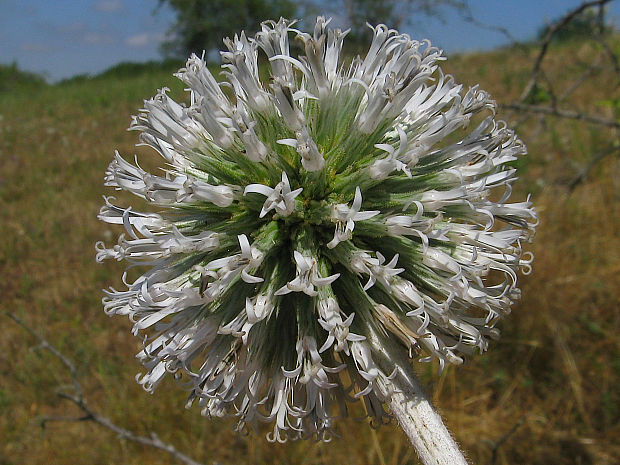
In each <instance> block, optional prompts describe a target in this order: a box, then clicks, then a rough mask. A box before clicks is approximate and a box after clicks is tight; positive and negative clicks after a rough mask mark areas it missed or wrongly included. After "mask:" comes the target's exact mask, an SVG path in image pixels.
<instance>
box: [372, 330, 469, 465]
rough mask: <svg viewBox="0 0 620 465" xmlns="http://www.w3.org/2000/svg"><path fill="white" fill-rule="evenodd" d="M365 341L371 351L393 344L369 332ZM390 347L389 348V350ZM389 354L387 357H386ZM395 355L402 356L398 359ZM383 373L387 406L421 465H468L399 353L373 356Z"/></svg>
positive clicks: (381, 353)
mask: <svg viewBox="0 0 620 465" xmlns="http://www.w3.org/2000/svg"><path fill="white" fill-rule="evenodd" d="M369 332H370V337H369V338H368V340H367V341H368V342H369V343H370V344H371V346H374V348H378V347H381V345H379V344H382V345H383V346H385V345H392V346H393V345H394V342H393V341H389V340H381V341H379V338H378V336H377V333H376V332H374V331H373V330H372V329H371V330H370V331H369ZM390 348H392V347H390ZM388 353H389V354H390V356H389V357H388V356H387V354H388ZM396 354H401V356H398V355H396ZM374 356H376V357H377V360H376V361H377V362H378V365H379V366H380V367H381V368H382V370H383V371H384V373H392V375H391V376H389V377H388V378H383V379H382V383H383V385H384V387H385V390H386V392H388V393H390V392H391V396H390V400H389V401H388V405H389V407H390V410H391V411H392V414H393V415H394V417H395V418H396V419H397V420H398V424H399V425H400V427H401V428H402V429H403V431H404V432H405V434H406V435H407V437H408V438H409V440H410V441H411V444H412V445H413V447H414V448H415V450H416V452H417V454H418V457H419V458H420V461H421V462H422V463H423V464H424V465H468V463H467V460H466V459H465V456H464V455H463V453H462V452H461V451H460V449H459V446H458V444H457V443H456V441H455V440H454V439H453V438H452V435H451V434H450V431H448V428H446V425H444V423H443V420H442V418H441V415H439V413H438V412H437V410H435V408H434V407H433V405H432V404H431V401H430V399H429V398H428V395H427V394H426V392H424V388H423V387H422V384H421V383H420V381H419V380H418V378H417V376H416V374H415V372H414V370H413V367H412V366H411V362H410V360H409V359H408V358H407V357H406V356H405V355H404V354H403V351H402V349H401V350H389V351H383V350H380V351H378V352H375V353H374Z"/></svg>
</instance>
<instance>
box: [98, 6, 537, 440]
mask: <svg viewBox="0 0 620 465" xmlns="http://www.w3.org/2000/svg"><path fill="white" fill-rule="evenodd" d="M328 23H329V21H326V20H325V19H324V18H321V17H319V18H318V19H317V21H316V25H315V27H314V31H313V32H312V33H310V34H308V33H304V32H300V31H298V30H296V29H294V27H293V26H294V23H293V22H291V21H287V20H284V19H281V20H280V21H278V22H273V21H267V22H265V23H263V24H262V30H261V31H260V32H258V33H257V34H256V35H255V36H254V37H253V38H248V37H246V35H245V34H244V33H241V34H240V35H239V36H235V37H234V38H233V39H226V40H225V44H226V47H227V50H225V51H223V52H221V54H222V59H223V65H222V70H223V71H222V73H221V74H222V75H223V76H224V81H222V82H218V81H216V79H215V78H214V76H213V75H212V74H211V72H210V70H209V69H208V67H207V65H206V63H205V61H203V60H202V59H201V58H199V57H197V56H195V55H192V56H191V57H190V58H189V60H188V61H187V65H186V67H185V68H183V69H181V70H179V72H178V73H177V74H176V76H177V77H178V78H179V79H181V80H182V81H183V82H184V83H185V84H186V85H187V87H188V90H189V94H190V95H189V97H190V99H189V100H190V103H189V105H185V104H180V103H177V102H175V101H174V100H173V99H172V98H170V97H169V96H168V95H167V89H162V90H161V91H160V92H159V93H158V94H157V95H156V96H155V97H154V98H152V99H151V100H148V101H146V102H145V105H144V109H143V110H141V112H140V113H139V115H138V116H136V117H134V121H133V123H132V126H131V129H134V130H137V131H140V139H141V141H142V142H143V143H144V144H146V145H149V146H151V147H152V148H154V149H155V150H156V151H157V152H158V153H159V155H161V157H163V159H164V160H165V163H164V164H163V174H157V175H155V174H150V173H148V172H146V171H145V170H143V169H142V168H141V167H140V166H138V164H137V162H136V163H135V164H132V163H130V162H128V161H126V160H125V159H123V158H122V157H121V156H120V155H118V154H117V155H116V157H115V159H114V160H113V161H112V163H111V164H110V166H109V168H108V170H107V172H106V176H105V184H106V185H107V186H110V187H114V188H116V189H121V190H125V191H129V192H131V193H133V194H135V195H137V196H138V197H141V198H142V199H144V200H145V201H147V202H148V203H150V204H153V205H155V206H157V209H156V212H153V213H141V212H138V211H136V210H134V209H132V208H131V207H128V208H123V207H119V206H116V205H114V204H113V199H112V198H106V202H105V206H104V207H103V208H102V209H101V212H100V214H99V218H100V219H101V220H103V221H105V222H106V223H111V224H118V225H122V226H123V227H124V229H125V234H121V236H120V238H119V240H118V244H117V245H114V246H113V247H112V248H107V247H106V246H105V245H104V244H103V243H98V244H97V250H98V254H97V259H98V260H103V259H106V258H114V259H117V260H126V261H127V262H128V263H129V264H130V266H134V265H141V266H142V267H143V268H142V269H143V270H145V271H144V274H142V275H141V276H140V277H139V278H137V279H136V280H135V281H134V282H126V284H127V290H120V291H117V290H115V289H113V288H110V289H109V290H107V291H105V292H106V297H105V298H104V299H103V303H104V307H105V311H106V312H107V313H108V314H110V315H113V314H117V315H127V316H128V317H129V318H130V320H131V321H132V322H133V332H134V334H136V335H138V334H140V337H142V338H143V339H144V347H143V350H142V351H141V352H140V353H139V354H138V355H137V357H138V358H139V359H140V361H141V362H142V363H143V365H144V367H145V369H146V372H145V373H143V374H142V375H140V376H139V377H138V378H137V380H138V382H139V383H140V384H142V385H143V386H144V388H145V389H146V390H147V391H149V392H152V391H153V390H154V389H155V388H156V387H157V385H158V384H159V383H160V381H161V380H162V379H163V378H165V377H166V375H167V374H168V373H170V374H173V375H174V377H175V378H178V379H180V380H181V382H182V383H183V384H184V386H185V387H186V388H188V389H189V391H190V395H189V399H188V404H191V403H192V402H195V403H197V404H199V405H200V407H201V408H202V412H203V414H205V415H209V416H210V415H215V416H223V415H232V416H235V417H237V418H238V429H239V430H246V429H248V427H249V428H254V427H255V426H256V425H257V423H258V422H271V423H272V425H273V430H272V432H271V433H269V435H268V438H269V439H270V440H277V441H284V440H286V439H287V438H291V439H293V438H299V437H302V438H306V437H315V438H319V439H323V440H325V439H328V438H329V432H330V431H331V429H332V427H333V423H334V419H335V418H336V417H342V416H346V415H347V403H348V402H351V401H355V400H358V399H362V400H363V401H364V402H365V407H366V411H367V412H368V415H369V416H371V417H372V419H373V420H374V422H375V423H377V424H380V423H382V422H383V421H384V420H385V419H386V417H387V415H388V413H387V412H386V410H385V409H384V405H385V403H386V402H388V401H389V399H390V398H391V395H392V394H393V388H392V387H390V386H392V384H391V383H390V380H392V379H394V377H396V376H400V373H399V369H398V366H397V364H395V363H394V362H393V360H395V359H396V358H398V357H400V359H402V357H403V356H406V355H408V356H410V357H416V358H419V359H421V360H424V361H429V360H432V359H438V360H439V363H440V364H441V366H442V367H443V365H444V364H445V363H446V362H448V363H454V364H460V363H462V362H463V358H464V356H467V355H470V354H473V353H474V352H476V351H483V350H485V349H486V348H487V345H488V340H489V338H494V337H497V336H498V331H497V330H496V329H494V325H495V323H496V321H497V320H498V319H499V318H501V317H503V316H504V315H506V314H508V313H509V312H510V307H511V305H512V304H513V303H514V301H515V300H516V299H517V298H518V297H519V290H518V288H517V287H516V286H517V272H519V271H522V272H526V273H527V272H529V270H530V262H531V259H532V257H531V254H528V253H523V251H522V244H524V243H525V242H527V241H529V240H530V239H531V237H532V235H533V232H534V228H535V226H536V222H537V218H536V214H535V212H534V210H533V208H532V206H531V203H530V202H529V200H527V201H522V202H516V203H511V202H509V197H510V196H511V191H512V184H513V182H514V181H515V180H516V172H515V171H516V170H515V169H514V163H513V162H514V161H515V160H516V159H517V157H519V156H522V155H524V154H525V153H526V150H525V146H524V145H523V143H522V142H521V141H520V140H519V139H518V138H517V137H516V136H515V134H514V133H513V132H512V131H511V130H510V129H508V128H507V127H506V125H505V124H504V123H503V122H497V121H496V120H495V118H494V115H495V102H494V101H493V100H491V99H490V98H489V95H488V94H487V93H486V92H484V91H482V90H480V89H478V87H472V88H469V89H465V88H463V86H461V85H459V84H456V83H455V81H454V79H453V78H452V77H451V76H446V75H444V74H443V73H442V71H441V69H440V68H439V65H438V63H439V62H440V61H441V60H443V59H444V58H443V56H442V54H441V51H440V50H438V49H436V48H434V47H432V46H431V45H430V43H429V42H428V41H422V42H418V41H415V40H412V39H410V38H409V36H407V35H405V34H399V33H398V32H397V31H394V30H391V29H388V28H387V27H385V26H383V25H379V26H376V27H374V28H373V31H374V37H373V39H372V43H371V44H370V48H369V50H368V53H367V54H366V56H365V57H364V58H360V57H357V58H356V59H354V60H353V61H352V62H350V61H347V60H344V59H343V58H342V56H341V49H342V45H343V41H344V39H345V36H346V34H347V33H346V32H342V31H340V30H338V29H329V28H328ZM292 39H296V40H297V41H298V42H299V44H300V45H301V49H302V50H303V52H302V54H300V55H299V56H293V55H291V53H290V50H289V41H290V40H292ZM345 62H346V63H348V64H345ZM263 76H267V78H265V79H264V80H262V79H261V77H263ZM124 281H126V279H124Z"/></svg>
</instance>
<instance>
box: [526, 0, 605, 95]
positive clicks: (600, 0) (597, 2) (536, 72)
mask: <svg viewBox="0 0 620 465" xmlns="http://www.w3.org/2000/svg"><path fill="white" fill-rule="evenodd" d="M610 1H611V0H592V1H589V2H584V3H582V4H581V5H579V6H578V7H576V8H574V9H572V10H571V11H569V12H568V13H566V14H565V15H564V16H562V18H560V19H559V20H558V21H557V22H556V23H555V24H553V25H552V26H551V27H550V28H549V30H548V31H547V34H546V35H545V37H544V38H543V40H542V42H541V47H540V51H539V52H538V56H537V57H536V61H535V62H534V67H533V68H532V73H531V74H530V79H529V81H528V83H527V84H526V86H525V88H524V89H523V92H522V93H521V96H520V97H519V102H520V103H523V102H525V100H526V99H527V97H528V95H530V92H531V91H532V89H533V88H534V86H535V85H536V83H537V82H538V78H539V77H540V72H541V66H542V62H543V60H544V58H545V55H546V54H547V50H548V48H549V44H550V43H551V39H552V38H553V36H554V35H555V33H556V32H558V31H559V30H560V29H562V28H563V27H564V26H566V25H567V24H568V23H569V22H570V21H571V20H572V19H573V18H575V17H576V16H577V15H579V14H580V13H581V12H582V11H584V10H586V9H588V8H592V7H595V6H599V7H602V6H604V5H605V4H607V3H609V2H610Z"/></svg>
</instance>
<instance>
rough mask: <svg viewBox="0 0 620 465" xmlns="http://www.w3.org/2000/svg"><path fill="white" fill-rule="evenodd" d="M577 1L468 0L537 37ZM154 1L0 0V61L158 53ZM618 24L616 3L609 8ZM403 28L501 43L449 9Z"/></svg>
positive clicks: (517, 33)
mask: <svg viewBox="0 0 620 465" xmlns="http://www.w3.org/2000/svg"><path fill="white" fill-rule="evenodd" d="M581 3H582V1H581V0H520V1H519V0H470V5H471V10H472V12H473V13H474V15H475V17H476V18H477V19H478V20H479V21H481V22H483V23H486V24H492V25H497V26H502V27H505V28H507V29H509V30H510V31H511V34H512V35H513V36H514V37H516V38H517V39H527V38H531V37H533V36H534V35H535V33H536V31H537V30H538V29H539V28H540V26H541V25H543V24H544V23H545V21H549V20H551V19H553V18H557V17H558V16H560V15H561V14H563V13H564V12H566V11H567V10H568V9H570V8H571V7H574V6H576V5H579V4H581ZM157 5H158V2H157V0H88V1H79V2H78V1H69V0H54V1H50V0H0V12H1V14H0V63H10V62H13V61H17V63H18V64H19V66H20V68H22V69H25V70H29V71H36V72H40V73H43V74H44V75H45V76H47V78H48V79H49V80H51V81H55V80H58V79H61V78H65V77H69V76H73V75H75V74H82V73H97V72H100V71H102V70H104V69H106V68H108V67H109V66H111V65H114V64H116V63H119V62H121V61H146V60H150V59H157V58H159V53H158V46H159V43H160V42H161V41H162V40H163V38H164V37H165V32H166V30H167V29H168V27H169V25H170V24H171V22H172V21H173V14H172V12H171V11H169V10H167V9H164V8H159V9H158V8H157ZM609 13H610V16H611V18H612V19H614V21H615V22H616V24H618V22H619V18H620V1H614V2H612V3H611V5H610V7H609ZM410 24H411V26H410V27H409V28H408V29H409V30H407V31H402V32H408V33H410V34H411V35H412V37H414V38H429V39H431V41H432V42H433V44H434V45H437V46H439V47H442V48H443V49H444V50H445V51H446V53H448V54H450V53H454V52H458V51H469V50H484V49H490V48H494V47H497V46H499V45H502V44H505V43H506V38H505V37H504V36H502V35H501V34H499V33H497V32H494V31H489V30H485V29H482V28H480V27H476V26H474V25H471V24H469V23H467V22H465V21H464V20H463V19H462V18H460V17H459V16H458V15H457V14H455V13H451V12H449V13H448V14H447V15H446V17H445V21H444V22H441V21H438V20H436V19H428V18H425V17H419V18H418V17H416V16H415V12H412V20H411V23H410Z"/></svg>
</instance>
